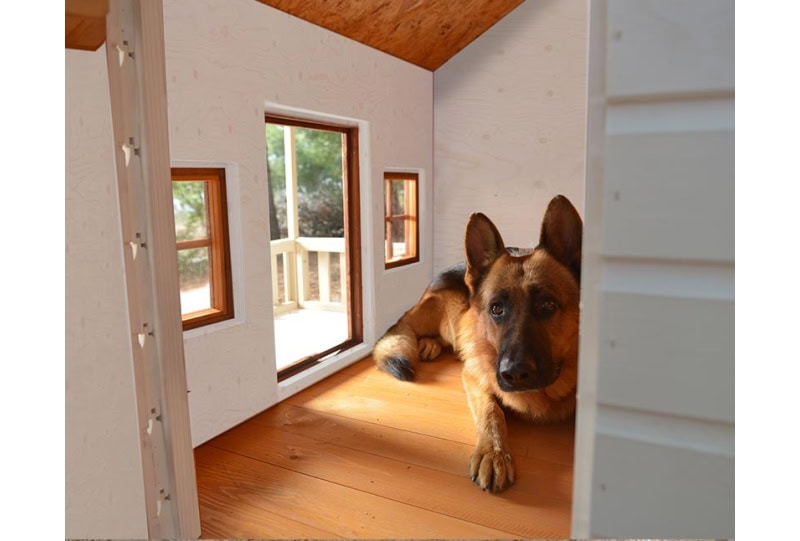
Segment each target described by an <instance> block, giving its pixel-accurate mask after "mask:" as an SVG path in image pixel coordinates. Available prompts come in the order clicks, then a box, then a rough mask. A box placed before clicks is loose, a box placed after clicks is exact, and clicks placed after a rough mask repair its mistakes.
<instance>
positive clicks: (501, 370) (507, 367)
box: [497, 357, 533, 387]
mask: <svg viewBox="0 0 800 541" xmlns="http://www.w3.org/2000/svg"><path fill="white" fill-rule="evenodd" d="M497 373H498V375H499V376H500V379H501V380H502V381H503V382H505V383H506V384H507V385H508V386H510V387H520V386H527V385H530V384H531V381H532V379H533V373H532V371H531V367H530V365H528V363H526V362H524V361H518V360H513V359H511V358H509V357H503V358H502V359H501V360H500V366H499V367H498V370H497Z"/></svg>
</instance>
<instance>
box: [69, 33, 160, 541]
mask: <svg viewBox="0 0 800 541" xmlns="http://www.w3.org/2000/svg"><path fill="white" fill-rule="evenodd" d="M65 62H66V70H65V71H66V100H65V103H66V202H65V204H66V223H65V227H66V229H65V233H66V235H65V240H66V314H65V315H66V318H65V324H66V329H65V331H66V366H65V376H66V378H65V379H66V479H65V481H66V487H65V488H66V532H65V534H66V535H65V536H66V537H67V538H96V537H104V538H109V539H114V538H117V539H119V538H123V539H133V538H144V537H147V520H146V517H145V503H144V482H143V479H144V478H143V472H142V458H141V455H140V452H139V445H140V444H139V436H138V429H137V426H138V421H137V417H136V402H135V395H134V386H133V381H134V380H133V360H132V353H131V339H130V333H129V323H128V308H127V304H126V294H125V277H124V268H123V254H122V235H121V229H120V218H119V202H118V199H117V184H116V172H115V169H114V155H113V147H112V132H111V102H110V99H109V91H108V74H107V69H106V56H105V47H103V48H101V49H100V50H99V51H96V52H84V51H74V50H67V51H66V60H65Z"/></svg>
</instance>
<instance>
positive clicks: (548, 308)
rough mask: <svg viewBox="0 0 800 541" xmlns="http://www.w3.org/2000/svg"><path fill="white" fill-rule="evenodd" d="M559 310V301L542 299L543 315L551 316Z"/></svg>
mask: <svg viewBox="0 0 800 541" xmlns="http://www.w3.org/2000/svg"><path fill="white" fill-rule="evenodd" d="M556 310H558V303H557V302H556V301H555V300H553V299H542V301H541V302H539V313H540V314H542V315H543V316H549V315H551V314H553V312H555V311H556Z"/></svg>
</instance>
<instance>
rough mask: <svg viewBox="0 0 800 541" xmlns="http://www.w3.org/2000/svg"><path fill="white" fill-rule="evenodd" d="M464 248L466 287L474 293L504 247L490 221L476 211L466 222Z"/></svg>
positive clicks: (504, 251)
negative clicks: (465, 256)
mask: <svg viewBox="0 0 800 541" xmlns="http://www.w3.org/2000/svg"><path fill="white" fill-rule="evenodd" d="M464 249H465V252H466V255H467V274H466V282H467V287H469V289H470V292H471V293H475V291H476V290H477V288H478V285H479V284H480V281H481V279H482V278H483V276H484V274H486V271H488V270H489V267H491V266H492V263H494V262H495V260H496V259H497V258H498V257H500V256H501V255H503V254H504V253H506V248H505V245H504V244H503V237H501V236H500V232H499V231H497V228H496V227H495V225H494V224H493V223H492V221H491V220H490V219H489V218H487V217H486V216H485V215H483V214H481V213H480V212H476V213H474V214H472V215H471V216H470V217H469V222H467V229H466V232H465V234H464Z"/></svg>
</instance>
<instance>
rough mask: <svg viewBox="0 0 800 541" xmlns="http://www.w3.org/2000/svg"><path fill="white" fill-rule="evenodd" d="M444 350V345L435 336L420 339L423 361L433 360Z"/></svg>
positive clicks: (421, 358) (420, 354)
mask: <svg viewBox="0 0 800 541" xmlns="http://www.w3.org/2000/svg"><path fill="white" fill-rule="evenodd" d="M441 352H442V345H441V344H440V343H439V341H438V340H437V339H435V338H420V339H419V358H420V360H423V361H432V360H434V359H435V358H436V357H438V356H439V354H440V353H441Z"/></svg>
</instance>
